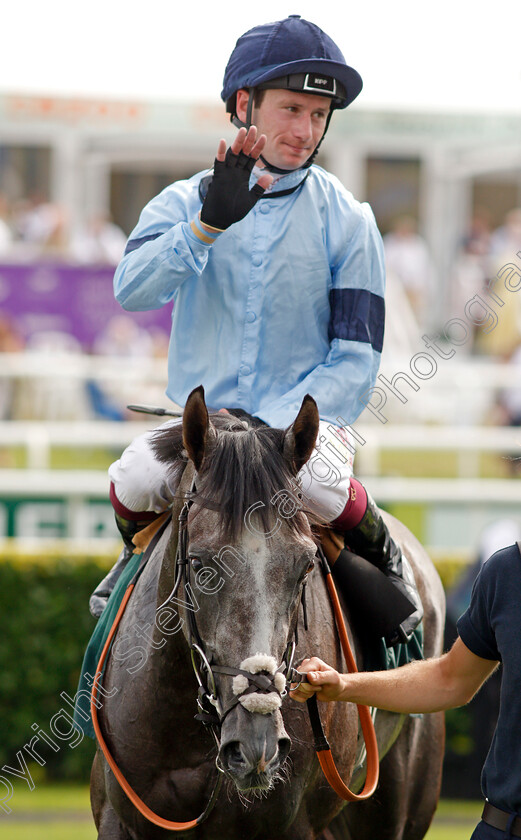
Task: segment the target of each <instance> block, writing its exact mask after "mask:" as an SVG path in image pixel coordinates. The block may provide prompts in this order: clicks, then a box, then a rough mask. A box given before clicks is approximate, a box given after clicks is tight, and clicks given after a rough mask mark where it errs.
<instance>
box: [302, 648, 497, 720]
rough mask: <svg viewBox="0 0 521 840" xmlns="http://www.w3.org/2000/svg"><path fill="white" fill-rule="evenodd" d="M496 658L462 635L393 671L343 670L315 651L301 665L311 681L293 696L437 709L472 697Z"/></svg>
mask: <svg viewBox="0 0 521 840" xmlns="http://www.w3.org/2000/svg"><path fill="white" fill-rule="evenodd" d="M497 664H498V663H497V662H495V661H492V660H490V659H482V658H481V657H480V656H476V655H475V654H474V653H472V652H471V651H470V650H469V649H468V648H467V647H466V646H465V645H464V644H463V642H462V641H461V639H459V638H458V639H456V641H455V642H454V645H453V646H452V648H451V650H450V651H449V652H448V653H446V654H444V655H443V656H441V657H439V658H436V659H426V660H423V661H419V662H411V663H409V664H408V665H404V666H403V667H401V668H396V669H394V670H392V671H370V672H359V673H357V674H339V673H338V671H335V669H334V668H331V666H329V665H327V664H326V663H325V662H322V660H321V659H318V657H312V658H311V659H305V660H304V662H303V663H302V664H301V665H300V666H299V668H298V670H299V672H301V673H306V674H307V675H308V680H309V683H302V684H301V685H300V686H299V687H298V688H297V689H294V690H293V691H291V697H293V699H294V700H298V701H299V702H304V701H305V700H307V699H308V697H310V696H311V695H312V694H316V695H317V699H318V700H326V701H333V700H345V701H348V702H350V703H358V704H360V705H363V706H376V707H377V708H379V709H386V710H387V711H390V712H401V713H404V714H420V713H422V712H438V711H441V710H444V709H451V708H454V707H455V706H463V705H464V704H465V703H468V702H469V701H470V700H471V699H472V697H474V695H475V693H476V692H477V691H478V689H479V688H480V687H481V686H482V685H483V683H484V682H485V680H486V679H487V677H489V676H490V674H492V672H493V671H494V670H495V669H496V667H497Z"/></svg>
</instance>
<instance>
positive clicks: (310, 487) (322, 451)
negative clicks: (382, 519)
mask: <svg viewBox="0 0 521 840" xmlns="http://www.w3.org/2000/svg"><path fill="white" fill-rule="evenodd" d="M169 422H170V423H179V422H180V421H179V420H173V421H169ZM156 432H157V429H153V430H150V431H148V432H145V433H144V434H142V435H140V436H139V437H137V438H135V440H133V441H132V443H131V444H130V445H129V446H128V447H127V448H126V449H125V451H124V452H123V454H122V456H121V458H119V460H117V461H115V462H114V463H113V464H111V466H110V467H109V477H110V480H111V482H112V483H113V485H114V490H115V493H116V496H117V499H118V501H119V502H120V504H121V505H123V506H124V507H126V508H128V509H129V510H131V511H133V512H134V513H141V512H144V511H154V512H155V513H162V512H163V511H164V510H166V509H167V507H168V506H169V505H170V504H171V502H172V499H173V497H174V493H175V487H174V486H173V484H169V481H171V479H169V475H168V466H167V465H166V464H163V463H161V462H160V461H158V460H157V458H156V457H155V456H154V453H153V450H152V448H151V445H150V439H151V436H152V435H153V434H155V433H156ZM354 453H355V445H354V439H353V436H352V435H351V434H350V432H349V430H348V429H346V428H340V427H338V426H334V425H333V424H332V423H328V422H327V421H325V420H321V421H320V426H319V432H318V438H317V443H316V446H315V449H314V451H313V454H312V455H311V458H310V459H309V461H308V462H307V463H306V464H305V465H304V466H303V468H302V469H301V470H300V473H299V476H298V478H299V480H300V483H301V487H302V493H303V495H304V499H305V502H306V504H307V505H309V507H310V509H311V510H312V511H313V512H314V513H315V514H316V515H317V516H318V517H319V518H320V519H322V520H323V521H324V522H331V521H332V520H333V519H336V517H337V516H339V515H340V514H341V513H342V511H343V510H344V507H345V505H346V503H347V500H348V499H349V486H350V480H351V476H352V475H353V460H354Z"/></svg>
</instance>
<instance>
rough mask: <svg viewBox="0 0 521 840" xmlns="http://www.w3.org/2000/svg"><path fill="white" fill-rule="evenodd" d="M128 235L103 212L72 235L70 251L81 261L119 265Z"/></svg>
mask: <svg viewBox="0 0 521 840" xmlns="http://www.w3.org/2000/svg"><path fill="white" fill-rule="evenodd" d="M126 243H127V237H126V236H125V234H124V233H123V231H122V230H121V228H119V227H118V226H117V225H115V224H114V223H113V222H112V221H111V219H110V218H109V217H108V216H106V215H103V214H100V215H97V216H93V217H92V218H91V219H89V220H88V222H87V223H86V224H85V225H84V226H82V227H80V228H78V229H77V230H76V231H75V232H74V233H73V235H72V238H71V243H70V246H69V252H70V254H71V256H72V257H73V258H74V259H75V260H77V261H78V262H81V263H94V264H95V263H100V264H108V265H117V264H118V263H119V261H120V259H121V258H122V256H123V254H124V252H125V245H126Z"/></svg>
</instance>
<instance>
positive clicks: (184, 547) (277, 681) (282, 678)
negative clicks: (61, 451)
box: [90, 475, 379, 831]
mask: <svg viewBox="0 0 521 840" xmlns="http://www.w3.org/2000/svg"><path fill="white" fill-rule="evenodd" d="M195 478H196V476H195V475H194V478H193V480H192V487H191V490H190V491H189V492H187V493H186V494H185V496H184V504H183V506H182V509H181V511H180V513H179V517H178V526H179V529H178V540H177V552H176V563H175V567H176V573H175V581H174V587H173V589H172V591H171V593H170V595H169V596H168V598H167V599H166V600H165V601H164V602H163V603H162V604H161V606H159V607H158V608H157V612H159V611H160V610H161V609H163V608H164V607H165V606H167V605H168V603H169V602H171V601H172V599H173V598H175V596H176V594H177V592H178V590H179V587H180V585H181V583H183V589H184V591H185V593H186V592H187V591H190V590H189V586H190V582H191V576H190V558H189V556H188V515H189V512H190V508H191V506H192V505H193V504H194V503H196V504H197V505H199V506H202V507H206V508H210V509H213V510H220V508H221V506H220V505H219V504H218V503H216V502H214V501H212V500H210V499H205V498H204V497H201V496H200V495H199V494H198V493H197V491H196V486H195ZM168 522H169V520H167V521H166V522H165V523H164V524H163V526H162V528H161V529H160V531H159V532H158V533H157V534H156V536H155V538H154V540H153V542H152V543H151V544H150V546H149V547H148V549H147V550H146V551H145V554H144V557H143V560H142V562H141V564H140V567H139V569H138V571H137V572H136V574H135V575H134V577H133V579H132V580H131V582H130V583H129V584H128V586H127V589H126V591H125V594H124V596H123V600H122V602H121V604H120V607H119V609H118V612H117V614H116V617H115V619H114V622H113V625H112V627H111V629H110V632H109V635H108V637H107V640H106V642H105V645H104V647H103V650H102V653H101V656H100V659H99V662H98V666H97V668H96V676H95V679H94V682H93V684H92V692H91V704H90V710H91V717H92V724H93V727H94V732H95V734H96V738H97V741H98V744H99V746H100V748H101V751H102V752H103V755H104V756H105V759H106V761H107V763H108V765H109V767H110V768H111V770H112V772H113V773H114V776H115V778H116V779H117V781H118V783H119V784H120V786H121V788H122V789H123V791H124V792H125V794H126V795H127V797H128V798H129V800H130V801H131V802H132V804H133V805H134V806H135V808H136V809H137V810H138V811H139V812H140V813H141V814H142V815H143V816H144V817H145V818H146V819H147V820H148V821H149V822H151V823H153V824H154V825H157V826H159V827H160V828H164V829H167V830H170V831H187V830H189V829H192V828H195V827H196V826H198V825H201V823H202V822H204V821H205V820H206V819H207V817H208V816H209V814H210V813H211V811H212V810H213V808H214V806H215V804H216V802H217V798H218V795H219V791H220V788H221V784H222V780H223V774H224V770H223V768H222V767H221V766H220V764H219V758H218V756H217V758H216V767H217V769H218V771H219V773H218V776H217V779H216V782H215V785H214V787H213V790H212V793H211V795H210V798H209V800H208V803H207V805H206V807H205V809H204V811H203V812H202V813H201V814H200V815H199V816H198V817H197V818H195V819H193V820H188V821H186V822H175V821H172V820H166V819H164V818H163V817H160V816H159V815H158V814H155V813H154V812H153V811H152V810H151V809H150V808H149V807H148V806H147V805H146V804H145V802H143V800H142V799H141V798H140V797H139V796H138V795H137V793H136V792H135V791H134V790H133V788H132V787H131V786H130V784H129V782H128V781H127V779H126V778H125V776H124V775H123V773H122V772H121V770H120V769H119V767H118V766H117V764H116V762H115V760H114V758H113V756H112V754H111V752H110V749H109V747H108V744H107V743H106V741H105V738H104V736H103V733H102V732H101V728H100V725H99V721H98V702H99V701H98V695H99V688H100V685H101V681H102V676H103V670H104V667H105V663H106V659H107V656H108V653H109V651H110V648H111V645H112V642H113V640H114V637H115V635H116V631H117V628H118V626H119V623H120V621H121V618H122V616H123V614H124V612H125V609H126V606H127V604H128V601H129V599H130V596H131V594H132V592H133V589H134V587H135V585H136V583H137V580H138V579H139V576H140V574H141V572H142V571H143V569H144V567H145V565H146V561H147V560H148V557H150V556H151V554H152V552H153V550H154V549H155V547H156V545H157V544H158V542H159V539H160V537H161V536H162V535H163V533H164V532H165V529H166V526H167V524H168ZM319 557H320V561H321V567H322V570H323V572H324V574H325V576H326V584H327V588H328V591H329V594H330V598H331V600H332V603H333V610H334V614H335V618H336V621H337V627H338V631H339V635H340V642H341V646H342V649H343V652H344V656H345V658H346V662H347V665H348V670H349V671H350V672H353V671H356V670H357V667H356V663H355V660H354V657H353V654H352V651H351V647H350V644H349V639H348V636H347V631H346V628H345V623H344V620H343V615H342V610H341V607H340V603H339V601H338V596H337V594H336V589H335V586H334V583H333V578H332V576H331V571H330V570H329V567H328V565H327V561H326V559H325V557H324V555H323V553H321V552H320V551H319ZM304 593H305V586H303V587H302V590H301V603H302V607H303V610H304V625H305V627H306V629H307V619H306V613H305V599H304ZM186 615H187V627H188V634H187V635H188V644H189V647H190V657H191V662H192V667H193V670H194V674H195V678H196V681H197V685H198V691H197V707H198V710H199V711H198V714H197V715H196V716H195V717H196V719H197V720H199V721H201V722H202V723H203V724H204V725H205V726H207V727H208V728H209V729H210V731H211V733H212V735H213V737H214V740H215V742H216V746H217V750H218V751H219V748H220V740H219V730H220V727H221V725H222V723H223V721H224V719H225V717H226V716H227V715H228V714H229V713H230V712H231V710H232V709H233V708H235V706H236V705H237V704H238V703H239V702H241V697H244V696H247V695H248V694H249V693H256V694H266V695H270V694H276V695H277V696H278V697H279V698H280V701H282V699H283V698H284V697H285V696H286V695H287V693H288V690H289V686H290V684H292V683H299V681H300V682H301V681H302V679H303V676H302V675H301V674H298V672H297V671H295V669H294V668H293V661H294V656H295V649H296V645H297V640H298V637H297V623H298V610H295V620H294V624H293V627H292V628H291V631H290V640H289V641H288V645H287V647H286V651H285V654H284V656H283V660H282V662H281V663H280V665H278V667H277V668H276V669H273V673H267V672H266V671H262V672H261V673H252V672H250V671H246V670H244V669H241V668H232V667H228V666H223V665H216V664H214V663H212V662H211V661H210V660H209V659H208V657H207V655H206V652H205V648H204V642H203V640H202V638H201V635H200V633H199V630H198V627H197V622H196V620H195V614H194V612H193V611H192V610H189V609H188V610H186ZM215 674H222V675H224V676H230V677H234V678H235V677H242V678H243V679H244V680H245V681H246V686H245V687H244V688H243V690H241V691H240V693H238V694H237V696H236V698H235V699H234V700H233V701H232V703H230V704H229V705H228V707H227V708H225V709H223V708H222V707H221V703H220V699H219V696H218V691H217V685H216V681H215ZM243 685H244V683H243ZM279 705H280V704H279ZM307 705H308V710H309V715H310V721H311V726H312V729H313V734H314V739H315V750H316V752H317V756H318V759H319V762H320V765H321V767H322V770H323V772H324V774H325V776H326V778H327V780H328V782H329V784H330V785H331V787H333V789H334V790H335V792H336V793H337V794H338V796H340V797H341V798H342V799H344V800H348V801H361V800H364V799H368V798H369V797H370V796H372V794H373V793H374V790H375V789H376V786H377V783H378V769H379V763H378V744H377V742H376V735H375V731H374V725H373V720H372V717H371V712H370V709H369V708H368V707H367V706H358V712H359V717H360V722H361V726H362V731H363V735H364V740H365V744H366V749H367V774H366V782H365V785H364V788H363V790H362V792H361V793H360V794H355V793H353V792H352V791H351V790H349V788H348V787H347V786H346V785H345V784H344V782H343V781H342V779H341V778H340V775H339V774H338V771H337V769H336V766H335V763H334V760H333V757H332V755H331V749H330V746H329V743H328V741H327V739H326V737H325V735H324V731H323V729H322V724H321V722H320V716H319V713H318V707H317V701H316V696H315V695H313V696H312V697H311V698H310V699H309V700H308V701H307Z"/></svg>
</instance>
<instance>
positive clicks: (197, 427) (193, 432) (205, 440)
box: [183, 385, 215, 471]
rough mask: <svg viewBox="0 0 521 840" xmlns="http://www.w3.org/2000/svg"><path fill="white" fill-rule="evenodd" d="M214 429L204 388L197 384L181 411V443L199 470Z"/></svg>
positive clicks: (213, 434)
mask: <svg viewBox="0 0 521 840" xmlns="http://www.w3.org/2000/svg"><path fill="white" fill-rule="evenodd" d="M214 436H215V429H214V427H213V426H212V424H211V423H210V418H209V417H208V409H207V408H206V403H205V401H204V388H203V386H202V385H199V387H198V388H194V390H193V391H192V393H191V394H190V395H189V397H188V399H187V401H186V405H185V408H184V411H183V445H184V447H185V449H186V451H187V453H188V457H189V458H190V460H191V461H192V462H193V464H194V466H195V469H196V470H197V471H199V470H200V469H201V465H202V463H203V461H204V457H205V454H206V453H207V450H208V445H209V443H210V441H211V440H212V439H213V438H214Z"/></svg>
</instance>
